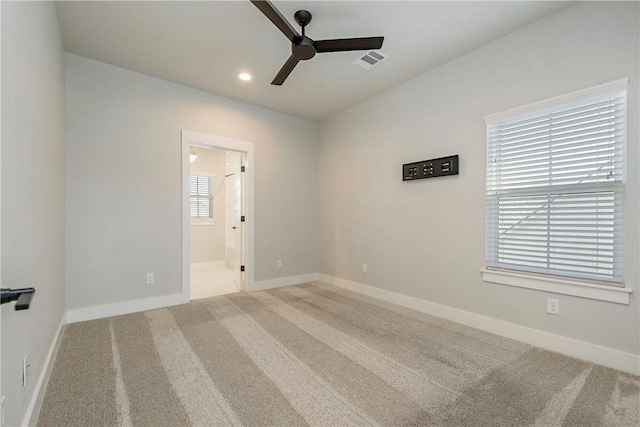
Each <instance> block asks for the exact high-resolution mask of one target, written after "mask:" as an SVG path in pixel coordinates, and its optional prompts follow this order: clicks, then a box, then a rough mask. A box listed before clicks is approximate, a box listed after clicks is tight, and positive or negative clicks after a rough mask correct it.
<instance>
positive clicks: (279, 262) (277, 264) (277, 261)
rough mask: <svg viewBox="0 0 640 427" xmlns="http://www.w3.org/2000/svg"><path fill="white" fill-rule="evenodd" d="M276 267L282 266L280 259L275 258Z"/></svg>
mask: <svg viewBox="0 0 640 427" xmlns="http://www.w3.org/2000/svg"><path fill="white" fill-rule="evenodd" d="M276 268H282V260H281V259H279V260H276Z"/></svg>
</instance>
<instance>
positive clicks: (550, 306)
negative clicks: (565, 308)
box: [547, 298, 560, 314]
mask: <svg viewBox="0 0 640 427" xmlns="http://www.w3.org/2000/svg"><path fill="white" fill-rule="evenodd" d="M547 313H549V314H560V300H558V299H555V298H547Z"/></svg>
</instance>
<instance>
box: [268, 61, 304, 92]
mask: <svg viewBox="0 0 640 427" xmlns="http://www.w3.org/2000/svg"><path fill="white" fill-rule="evenodd" d="M298 62H300V60H299V59H298V58H296V57H295V56H293V55H291V56H290V57H289V59H287V62H285V63H284V65H283V66H282V68H280V71H278V75H277V76H276V78H275V79H273V81H272V82H271V84H272V85H277V86H282V83H284V81H285V80H286V79H287V77H289V74H291V72H292V71H293V69H294V68H295V67H296V65H298Z"/></svg>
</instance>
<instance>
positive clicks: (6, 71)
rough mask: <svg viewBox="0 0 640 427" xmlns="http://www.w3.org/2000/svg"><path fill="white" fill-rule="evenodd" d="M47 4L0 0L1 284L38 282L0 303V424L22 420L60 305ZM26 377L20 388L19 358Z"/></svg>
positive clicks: (58, 156) (54, 97) (58, 158)
mask: <svg viewBox="0 0 640 427" xmlns="http://www.w3.org/2000/svg"><path fill="white" fill-rule="evenodd" d="M63 55H64V54H63V49H62V40H61V37H60V28H59V27H58V18H57V16H56V10H55V6H54V4H53V3H49V2H44V3H42V2H37V3H31V2H3V3H2V177H1V178H2V179H1V180H2V190H1V194H2V213H1V217H2V278H1V282H2V286H3V287H13V288H19V287H30V286H33V287H35V288H36V295H35V298H34V300H33V304H32V306H31V309H29V310H28V311H14V309H13V305H14V304H13V303H12V304H4V305H3V306H2V309H1V311H2V384H1V388H2V394H3V395H5V396H6V401H5V404H4V408H5V410H6V413H5V425H11V426H13V425H19V424H21V423H22V422H23V418H24V416H25V413H26V411H27V406H28V404H29V402H30V400H31V398H32V396H33V393H34V390H35V385H36V383H37V382H38V377H39V376H40V375H41V373H42V370H43V369H45V368H46V367H45V366H44V362H45V358H46V356H47V352H48V350H49V348H50V346H51V345H52V343H53V338H54V334H55V332H56V330H57V328H58V326H59V325H60V322H61V319H62V316H63V314H64V309H65V283H64V282H65V276H64V268H65V266H64V214H65V203H64V197H65V195H64V179H65V176H64V56H63ZM24 355H28V356H29V361H30V362H29V363H30V364H31V368H30V375H29V380H28V383H27V386H26V387H23V386H22V371H21V367H22V358H23V357H24Z"/></svg>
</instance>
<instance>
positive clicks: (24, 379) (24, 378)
mask: <svg viewBox="0 0 640 427" xmlns="http://www.w3.org/2000/svg"><path fill="white" fill-rule="evenodd" d="M29 367H31V365H29V356H27V355H26V354H25V356H24V358H23V359H22V386H23V387H24V386H26V385H27V380H28V379H29Z"/></svg>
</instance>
